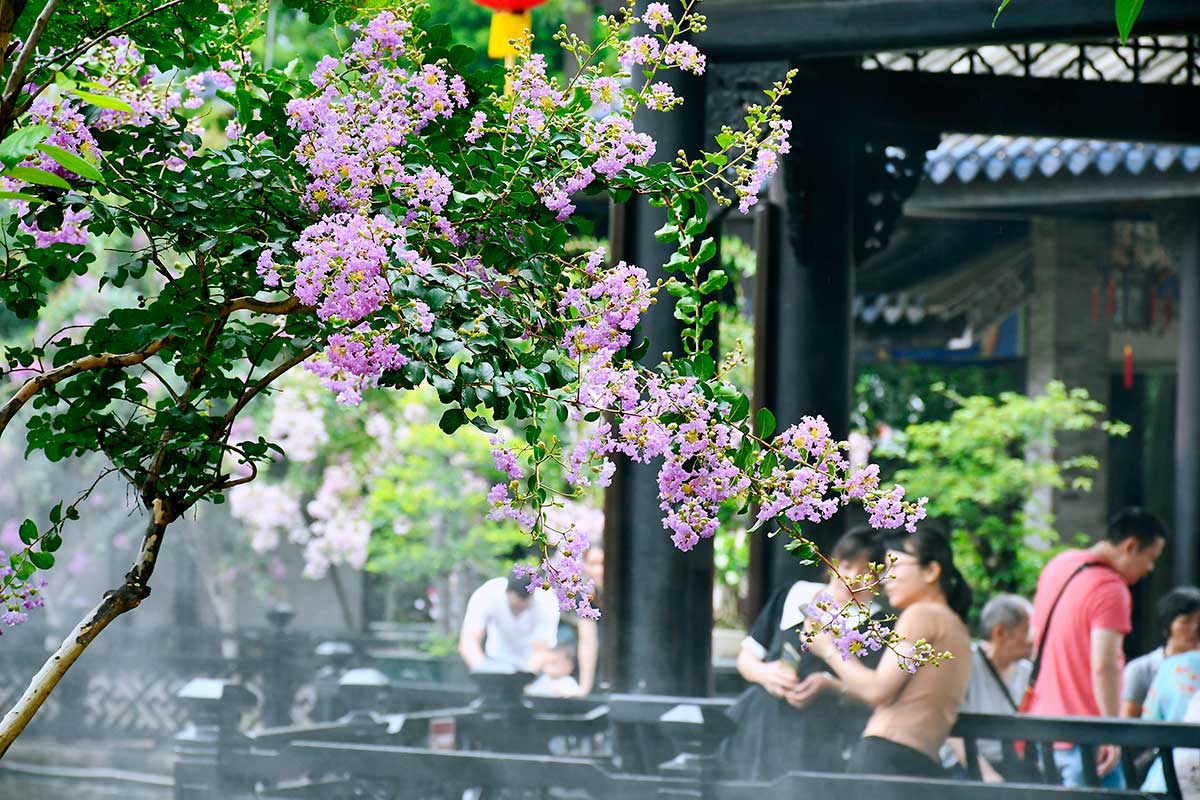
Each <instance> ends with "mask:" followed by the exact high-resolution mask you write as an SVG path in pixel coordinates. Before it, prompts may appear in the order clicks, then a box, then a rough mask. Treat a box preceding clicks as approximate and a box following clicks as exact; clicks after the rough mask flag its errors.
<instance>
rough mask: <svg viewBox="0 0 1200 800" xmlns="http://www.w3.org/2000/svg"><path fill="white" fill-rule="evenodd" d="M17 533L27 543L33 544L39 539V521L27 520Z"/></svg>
mask: <svg viewBox="0 0 1200 800" xmlns="http://www.w3.org/2000/svg"><path fill="white" fill-rule="evenodd" d="M17 535H19V536H20V537H21V541H22V542H24V543H25V544H33V543H34V542H36V541H37V537H38V528H37V523H36V522H34V521H33V520H31V519H27V520H25V521H24V522H22V523H21V527H20V528H19V529H18V530H17Z"/></svg>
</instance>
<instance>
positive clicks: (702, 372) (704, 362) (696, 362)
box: [692, 353, 717, 381]
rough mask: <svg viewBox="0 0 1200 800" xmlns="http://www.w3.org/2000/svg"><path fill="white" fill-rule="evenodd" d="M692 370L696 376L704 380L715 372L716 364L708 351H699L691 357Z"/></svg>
mask: <svg viewBox="0 0 1200 800" xmlns="http://www.w3.org/2000/svg"><path fill="white" fill-rule="evenodd" d="M692 370H693V371H694V372H695V374H696V377H697V378H699V379H700V380H702V381H706V380H708V379H709V378H711V377H712V376H713V375H715V374H716V372H717V365H716V364H715V363H714V362H713V360H712V356H710V355H709V354H708V353H699V354H697V356H696V357H695V358H694V359H692Z"/></svg>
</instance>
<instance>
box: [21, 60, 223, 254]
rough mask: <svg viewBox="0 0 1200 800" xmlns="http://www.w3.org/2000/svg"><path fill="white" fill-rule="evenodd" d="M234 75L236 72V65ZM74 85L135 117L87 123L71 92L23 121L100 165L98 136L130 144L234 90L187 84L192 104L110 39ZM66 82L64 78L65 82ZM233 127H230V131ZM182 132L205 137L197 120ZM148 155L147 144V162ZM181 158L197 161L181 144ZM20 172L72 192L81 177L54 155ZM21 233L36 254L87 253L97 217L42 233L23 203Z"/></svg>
mask: <svg viewBox="0 0 1200 800" xmlns="http://www.w3.org/2000/svg"><path fill="white" fill-rule="evenodd" d="M230 66H231V67H232V66H233V65H230ZM72 74H75V76H76V79H78V80H81V81H86V82H87V84H88V85H89V88H90V89H91V90H92V91H93V92H95V93H97V94H101V95H104V96H107V97H111V98H113V99H115V100H118V101H121V102H123V103H125V104H127V105H128V106H129V107H130V109H132V110H131V111H127V110H124V109H114V108H101V107H92V108H89V109H88V110H87V113H86V115H85V110H84V109H85V105H86V104H85V103H84V102H83V101H82V100H80V99H78V98H77V97H75V96H74V95H73V94H71V93H70V91H63V92H59V93H58V94H56V95H53V96H52V95H50V94H43V95H41V96H39V97H37V98H36V99H35V100H34V101H33V103H32V104H31V106H30V108H29V113H28V115H27V116H26V117H25V119H24V120H23V122H24V124H26V125H47V126H48V127H49V128H50V130H51V133H50V135H49V136H48V137H47V138H46V139H45V142H46V143H47V144H52V145H56V146H58V147H61V148H63V149H64V150H67V151H68V152H70V153H73V154H75V155H77V156H80V157H81V158H85V159H88V160H95V159H96V158H97V157H98V156H99V153H100V150H99V147H98V146H97V144H96V139H95V137H94V135H93V131H109V130H114V129H117V128H122V129H124V130H125V132H126V135H127V136H128V137H129V138H131V139H137V137H138V129H140V128H145V127H146V126H148V125H150V124H151V123H152V122H155V121H158V122H169V121H170V120H171V117H172V113H173V112H174V111H176V110H177V109H180V108H187V109H194V108H198V107H199V106H200V105H202V104H203V103H204V102H205V97H206V96H207V95H208V94H209V93H211V92H213V91H222V90H227V89H232V88H233V86H234V81H233V78H231V77H230V75H229V74H228V73H227V72H225V71H222V70H207V71H205V72H202V73H199V74H196V75H191V76H189V77H188V78H186V79H185V80H184V89H185V91H186V93H187V94H189V95H190V96H188V97H187V99H186V100H184V99H183V97H184V93H183V92H180V91H177V90H174V89H172V88H171V82H170V81H168V80H165V79H164V77H163V76H162V75H161V74H160V73H159V72H158V71H157V70H156V69H154V68H148V67H147V66H146V61H145V58H144V56H143V55H142V53H141V52H140V51H139V50H138V49H137V47H135V46H134V45H133V44H132V43H131V42H130V41H129V40H128V39H126V38H124V37H117V36H114V37H110V38H109V39H108V41H107V42H105V43H104V44H103V45H100V46H99V47H97V48H95V49H94V50H92V51H91V52H90V53H88V54H87V56H86V57H85V58H84V59H83V60H82V61H81V62H80V64H79V65H78V66H77V67H76V72H73V73H72ZM64 77H66V76H64ZM232 124H234V123H231V125H232ZM183 130H184V131H187V132H189V133H193V134H196V135H199V134H202V133H203V127H202V120H201V119H200V118H198V117H195V118H193V119H191V120H189V121H188V122H187V124H186V125H185V126H184V128H183ZM149 149H150V145H149V144H147V146H146V149H145V150H143V151H142V153H141V155H142V156H145V155H146V154H147V153H148V152H149ZM177 152H178V153H179V154H180V155H182V156H183V157H190V156H191V155H193V152H192V148H191V147H190V146H189V145H187V144H186V143H183V142H180V144H179V148H178V151H177ZM180 155H172V156H170V157H169V158H168V159H167V161H166V162H164V164H165V166H167V167H168V168H170V169H176V170H177V169H179V168H182V165H183V162H182V159H181V158H180ZM21 166H25V167H35V168H37V169H42V170H46V171H48V172H52V173H54V174H56V175H58V176H59V177H62V178H65V179H66V180H67V181H68V182H70V183H72V184H74V183H76V182H78V181H80V177H79V176H78V175H75V174H74V173H72V172H70V171H69V170H67V169H65V168H64V167H62V166H61V165H60V164H59V163H58V162H57V161H55V160H54V159H52V158H51V157H50V156H49V155H46V154H45V153H42V152H37V153H34V154H33V155H31V156H30V157H28V158H26V159H25V160H24V161H23V162H22V163H21ZM25 188H27V184H26V183H25V182H24V181H21V180H17V179H13V178H0V189H3V190H4V191H15V192H19V191H22V189H25ZM13 206H14V208H15V210H16V212H17V215H18V217H20V218H21V222H20V228H19V229H20V231H21V232H22V233H24V234H27V235H29V236H32V237H33V241H34V246H35V247H37V248H42V247H49V246H51V245H54V244H71V245H83V244H86V243H87V241H88V229H87V224H86V223H87V222H88V220H90V219H91V211H90V210H89V209H87V208H83V207H77V208H70V207H67V208H64V210H63V221H62V223H61V224H60V225H59V226H58V227H57V228H54V229H52V230H43V229H42V228H40V227H39V225H38V223H37V221H36V220H35V219H34V218H33V217H32V216H31V215H30V214H29V210H30V209H29V206H28V204H27V203H25V202H21V201H13Z"/></svg>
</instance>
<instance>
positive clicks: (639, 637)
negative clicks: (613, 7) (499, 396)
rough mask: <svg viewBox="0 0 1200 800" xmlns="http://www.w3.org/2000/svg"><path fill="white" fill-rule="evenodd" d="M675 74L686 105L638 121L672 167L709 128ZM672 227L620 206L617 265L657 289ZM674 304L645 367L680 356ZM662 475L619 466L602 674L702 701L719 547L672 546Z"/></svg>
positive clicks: (694, 88) (664, 305)
mask: <svg viewBox="0 0 1200 800" xmlns="http://www.w3.org/2000/svg"><path fill="white" fill-rule="evenodd" d="M670 75H671V82H672V84H673V86H674V88H675V91H676V93H677V94H679V95H680V96H682V97H684V99H685V102H684V105H683V107H682V108H681V109H679V110H678V111H675V112H672V113H671V114H659V113H656V112H648V113H643V114H641V115H639V117H638V119H637V126H638V130H641V131H645V132H647V133H649V134H650V135H651V136H653V137H654V139H655V141H656V142H658V154H659V156H658V157H659V158H661V159H666V160H670V159H673V158H674V157H675V153H676V152H677V151H679V150H680V149H683V150H685V151H688V152H691V153H695V152H696V151H697V149H698V147H699V146H700V144H701V136H702V133H703V130H704V81H703V79H702V78H693V77H691V76H685V75H680V74H679V73H676V72H672V73H670ZM665 220H666V213H665V211H664V210H662V209H656V208H652V207H651V206H650V205H649V204H648V203H646V202H643V201H638V200H635V201H632V202H630V203H628V204H626V205H625V206H624V207H619V208H614V209H613V214H612V223H611V224H612V229H611V231H610V242H611V247H612V258H613V260H614V261H615V260H625V261H628V262H631V263H633V264H636V265H638V266H640V267H642V268H643V269H645V270H646V272H647V273H648V274H649V277H650V280H651V282H653V281H656V280H657V279H658V278H660V277H664V275H665V273H664V271H663V269H662V265H663V264H664V263H666V261H667V259H668V258H670V256H671V253H672V252H673V249H672V247H671V246H670V245H665V244H663V243H661V242H659V241H658V240H657V239H655V237H654V231H655V230H657V229H658V228H660V227H661V226H662V225H663V223H664V222H665ZM671 299H672V298H670V297H669V296H666V295H665V294H664V295H662V296H660V298H659V302H658V304H657V305H655V306H654V307H653V308H651V309H650V311H649V312H648V313H647V314H646V315H645V317H644V318H643V320H642V324H641V328H640V331H641V335H643V336H647V337H649V339H650V349H649V352H648V355H647V358H646V362H647V363H657V362H658V360H659V359H660V357H661V356H662V353H663V352H664V351H668V350H669V351H673V352H677V353H678V352H680V350H681V343H680V332H681V327H680V324H679V322H678V321H677V320H675V319H674V317H673V316H672V311H673V306H674V304H673V303H672V302H671ZM657 474H658V464H635V463H632V462H630V461H628V460H627V459H623V458H622V459H618V460H617V474H616V475H615V476H614V478H613V483H612V485H611V486H610V487H609V490H608V494H607V496H606V499H605V526H604V556H605V563H604V597H603V598H602V606H601V608H602V612H603V617H601V620H600V625H601V636H602V641H604V642H605V643H606V644H605V647H604V651H605V652H604V653H603V654H602V658H604V659H605V660H606V663H605V664H604V665H603V667H604V674H605V675H607V676H609V678H610V680H611V681H612V683H613V688H614V690H616V691H626V692H649V693H657V694H679V695H704V694H707V693H708V692H709V686H710V681H711V672H712V670H711V661H712V581H713V563H712V553H713V550H712V541H711V540H705V541H702V542H701V543H700V544H699V545H697V546H696V547H695V549H693V550H692V551H691V552H689V553H681V552H679V551H677V550H676V549H675V547H674V546H673V545H672V543H671V539H670V536H669V534H668V533H667V531H665V530H664V529H663V527H662V522H661V519H662V511H661V510H660V509H659V507H658V503H659V501H658V482H657Z"/></svg>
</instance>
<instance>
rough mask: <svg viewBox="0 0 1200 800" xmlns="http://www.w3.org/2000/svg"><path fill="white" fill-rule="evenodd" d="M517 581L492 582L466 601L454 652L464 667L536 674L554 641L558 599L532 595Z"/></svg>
mask: <svg viewBox="0 0 1200 800" xmlns="http://www.w3.org/2000/svg"><path fill="white" fill-rule="evenodd" d="M525 587H526V581H525V580H523V579H521V578H515V577H509V578H493V579H492V580H490V581H488V582H487V583H485V584H483V585H482V586H480V587H479V588H478V589H476V590H475V592H474V593H473V594H472V595H471V599H470V600H469V601H467V613H466V614H465V615H464V616H463V624H462V630H461V631H460V632H459V635H458V653H459V655H460V656H462V660H463V661H464V662H465V663H466V665H467V668H468V669H472V670H474V669H478V668H480V667H481V666H484V665H485V664H488V665H497V666H507V667H511V668H512V669H516V670H526V671H528V672H540V671H541V669H542V664H543V662H544V661H545V659H546V653H547V652H548V651H549V649H550V648H551V647H553V646H554V645H555V643H556V642H557V640H558V601H557V600H556V599H555V597H554V595H553V594H552V593H551V592H548V591H546V590H543V589H538V590H537V591H535V592H533V593H532V594H530V593H529V592H527V591H526V589H525Z"/></svg>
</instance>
